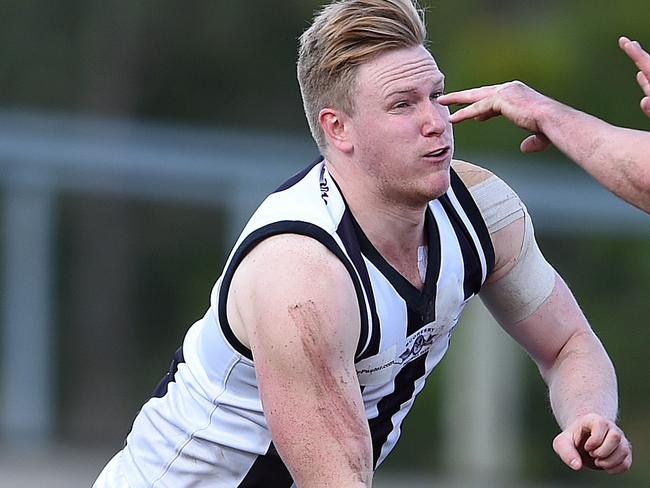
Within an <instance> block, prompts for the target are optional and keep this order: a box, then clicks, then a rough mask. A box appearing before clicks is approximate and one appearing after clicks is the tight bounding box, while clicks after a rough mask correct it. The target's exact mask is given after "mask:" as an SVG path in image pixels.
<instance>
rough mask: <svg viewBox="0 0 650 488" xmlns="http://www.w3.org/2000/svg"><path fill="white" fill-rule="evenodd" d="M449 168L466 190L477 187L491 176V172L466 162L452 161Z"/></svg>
mask: <svg viewBox="0 0 650 488" xmlns="http://www.w3.org/2000/svg"><path fill="white" fill-rule="evenodd" d="M451 167H452V168H453V169H454V171H455V172H456V173H457V174H458V176H459V177H460V179H461V180H462V181H463V183H465V186H466V187H467V188H471V187H473V186H475V185H478V184H479V183H481V182H483V181H485V180H487V179H488V178H489V177H490V176H492V175H493V173H492V172H491V171H489V170H487V169H485V168H482V167H480V166H477V165H475V164H472V163H468V162H467V161H461V160H460V159H454V160H452V162H451Z"/></svg>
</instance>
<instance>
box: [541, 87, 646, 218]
mask: <svg viewBox="0 0 650 488" xmlns="http://www.w3.org/2000/svg"><path fill="white" fill-rule="evenodd" d="M537 120H538V124H539V127H540V129H541V132H542V133H543V134H544V135H545V136H546V137H547V138H548V139H549V140H550V141H551V142H552V143H553V144H554V145H555V146H556V147H557V148H558V149H559V150H560V151H562V152H563V153H564V154H566V155H567V156H568V157H569V158H571V159H572V160H573V161H575V162H576V163H577V164H578V165H579V166H581V167H582V168H583V169H584V170H585V171H587V172H588V173H589V174H591V175H592V176H593V177H594V178H595V179H596V180H597V181H598V182H600V183H601V184H602V185H603V186H605V187H606V188H607V189H608V190H610V191H611V192H613V193H614V194H616V195H618V196H619V197H621V198H623V199H624V200H626V201H628V202H630V203H631V204H633V205H635V206H637V207H639V208H641V209H642V210H644V211H646V212H650V133H649V132H644V131H640V130H634V129H626V128H622V127H616V126H613V125H611V124H608V123H607V122H604V121H602V120H600V119H598V118H596V117H593V116H591V115H589V114H586V113H584V112H580V111H578V110H575V109H573V108H571V107H568V106H566V105H563V104H561V103H559V102H556V101H554V100H551V99H549V100H548V103H546V104H542V105H540V106H539V107H538V110H537Z"/></svg>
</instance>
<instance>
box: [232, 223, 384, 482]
mask: <svg viewBox="0 0 650 488" xmlns="http://www.w3.org/2000/svg"><path fill="white" fill-rule="evenodd" d="M231 290H232V291H231V295H230V299H229V302H232V304H230V303H229V317H230V321H231V322H232V323H233V329H234V330H235V331H236V333H237V335H238V336H239V339H240V340H241V341H242V342H243V343H245V344H246V345H250V348H251V350H252V353H253V358H254V361H255V371H256V375H257V381H258V386H259V389H260V394H261V398H262V404H263V408H264V414H265V416H266V419H267V421H268V425H269V428H270V431H271V435H272V438H273V443H274V444H275V446H276V448H277V450H278V453H279V454H280V456H281V457H282V459H283V461H284V462H285V464H286V466H287V468H288V469H289V471H290V472H291V475H292V476H293V479H294V481H295V482H296V484H297V486H299V487H301V488H303V487H305V488H315V487H318V488H321V487H323V488H324V487H337V488H338V487H344V488H347V487H366V486H370V485H371V482H372V448H371V441H370V432H369V428H368V422H367V419H366V416H365V412H364V406H363V402H362V398H361V391H360V387H359V383H358V380H357V376H356V371H355V368H354V354H355V350H356V346H357V342H358V339H359V330H360V320H359V307H358V302H357V299H356V293H355V290H354V287H353V285H352V281H351V279H350V276H349V274H348V272H347V271H346V269H345V267H344V266H343V264H342V263H341V262H340V261H339V259H338V258H336V257H335V256H334V255H333V254H331V253H330V251H328V250H327V249H326V248H325V247H324V246H323V245H322V244H320V243H319V242H317V241H315V240H314V239H311V238H307V237H304V236H298V235H280V236H275V237H271V238H269V239H266V240H265V241H263V242H262V243H261V244H259V245H258V246H257V247H255V248H254V249H253V250H252V251H251V253H250V254H249V255H248V256H247V257H246V258H245V259H244V261H243V262H242V263H241V264H240V266H239V268H238V270H237V272H236V273H235V277H234V278H233V283H232V286H231Z"/></svg>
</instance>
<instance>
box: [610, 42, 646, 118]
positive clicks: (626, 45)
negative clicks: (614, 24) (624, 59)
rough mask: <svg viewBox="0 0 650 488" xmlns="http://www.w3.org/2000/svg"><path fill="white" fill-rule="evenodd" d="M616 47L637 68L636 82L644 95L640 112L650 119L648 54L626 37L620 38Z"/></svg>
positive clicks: (639, 45)
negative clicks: (618, 47)
mask: <svg viewBox="0 0 650 488" xmlns="http://www.w3.org/2000/svg"><path fill="white" fill-rule="evenodd" d="M618 45H619V46H620V48H621V49H622V50H623V51H624V52H625V54H627V55H628V56H629V57H630V59H631V60H632V61H634V64H636V67H637V68H639V72H638V73H637V75H636V80H637V81H638V82H639V86H640V87H641V90H643V93H644V95H645V97H644V98H643V99H642V100H641V110H643V112H644V113H645V114H646V115H647V116H648V117H650V54H649V53H647V52H646V51H644V50H643V48H642V47H641V44H639V43H638V42H637V41H631V40H630V39H628V38H627V37H621V38H620V39H619V40H618Z"/></svg>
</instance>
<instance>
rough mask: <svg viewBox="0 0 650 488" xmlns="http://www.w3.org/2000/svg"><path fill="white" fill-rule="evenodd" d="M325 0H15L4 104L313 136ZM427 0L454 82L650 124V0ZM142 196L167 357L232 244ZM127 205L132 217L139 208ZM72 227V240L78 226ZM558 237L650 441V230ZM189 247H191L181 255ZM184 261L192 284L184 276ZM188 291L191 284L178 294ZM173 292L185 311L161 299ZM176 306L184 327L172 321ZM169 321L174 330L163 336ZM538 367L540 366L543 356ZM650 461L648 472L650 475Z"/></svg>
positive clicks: (10, 7) (431, 407)
mask: <svg viewBox="0 0 650 488" xmlns="http://www.w3.org/2000/svg"><path fill="white" fill-rule="evenodd" d="M423 3H425V2H423ZM319 5H321V2H319V1H316V0H286V1H268V0H248V1H246V2H234V1H225V0H217V1H208V0H189V1H185V2H178V1H172V0H156V1H152V0H129V1H127V0H115V1H113V2H102V1H99V0H58V1H56V2H51V1H47V0H21V1H19V2H18V1H9V0H0V66H1V69H0V107H4V108H12V107H16V108H28V109H37V110H57V111H61V110H62V111H67V112H83V113H96V114H103V115H118V116H128V117H135V118H140V119H157V120H161V119H163V120H169V121H182V122H183V123H192V124H210V125H224V126H226V125H227V126H235V127H241V128H250V127H256V128H263V129H272V130H286V131H300V132H302V133H305V134H307V129H306V123H305V122H304V116H303V114H302V105H301V101H300V97H299V92H298V86H297V82H296V80H295V59H296V45H297V38H298V36H299V35H300V33H301V32H302V31H303V30H304V29H305V27H306V26H307V25H308V21H309V19H310V18H311V14H312V12H313V11H314V10H315V9H317V8H318V6H319ZM427 5H428V10H427V20H428V26H429V38H430V47H431V50H432V52H433V53H434V56H435V57H436V59H437V60H438V62H439V64H440V66H441V67H442V69H443V70H444V71H445V72H446V74H447V83H448V89H449V90H455V89H461V88H466V87H469V86H476V85H483V84H489V83H497V82H501V81H506V80H510V79H521V80H523V81H525V82H527V83H529V84H531V85H532V86H534V87H536V88H538V89H540V90H542V91H544V92H546V93H548V94H549V95H552V96H554V97H556V98H558V99H561V100H562V101H564V102H567V103H569V104H572V105H574V106H576V107H578V108H580V109H583V110H586V111H588V112H591V113H594V114H595V115H598V116H601V117H604V118H606V119H607V120H609V121H611V122H613V123H616V124H623V125H628V126H635V127H639V128H646V129H647V128H649V127H650V122H649V121H648V119H647V118H645V117H644V116H643V115H642V114H641V112H640V111H639V109H638V101H639V99H640V97H641V95H640V91H639V88H638V86H637V85H636V82H635V79H634V75H635V68H634V66H633V65H632V64H631V63H630V62H629V60H628V59H627V58H626V57H625V56H624V54H623V53H621V52H619V50H618V47H617V38H618V36H619V35H621V34H625V35H628V36H630V37H633V38H636V39H639V40H640V41H641V42H645V44H646V45H650V37H649V33H648V29H647V26H648V18H650V17H649V15H648V14H650V3H648V0H621V1H618V2H611V1H610V0H571V1H561V0H537V1H535V2H533V1H532V0H519V1H515V0H454V1H430V2H427ZM456 135H457V139H458V142H457V146H458V147H459V148H461V149H462V150H463V151H470V152H472V153H477V152H478V151H479V150H480V151H489V152H491V153H493V152H497V151H498V152H502V153H507V152H510V153H512V152H516V151H517V148H518V142H519V140H520V138H521V137H520V136H522V135H523V134H522V133H521V132H520V131H519V130H518V129H515V128H512V127H510V126H509V125H508V124H506V123H505V122H503V121H491V122H488V123H484V124H478V123H474V122H468V123H466V124H463V125H462V126H460V127H458V128H457V129H456ZM136 207H137V208H130V210H129V211H128V212H129V215H130V216H131V217H130V218H131V219H140V220H139V222H141V225H144V223H145V222H146V228H147V229H149V231H150V232H149V233H150V234H151V235H150V236H149V237H150V238H151V239H153V240H155V242H156V243H157V246H158V247H157V248H156V249H157V250H156V253H157V254H155V255H154V254H151V253H149V248H148V247H147V246H149V245H150V244H146V243H143V242H135V241H130V242H131V243H132V245H133V246H134V249H135V250H134V253H135V254H136V255H135V256H132V257H131V258H130V259H131V260H132V261H135V262H138V263H139V264H138V266H139V268H142V269H140V270H139V271H137V272H138V273H141V274H139V275H138V276H140V278H139V281H138V282H137V283H136V284H135V285H134V287H135V290H134V291H133V293H134V294H135V298H134V300H138V301H139V300H141V299H142V301H143V302H151V303H153V304H154V305H152V306H151V308H150V310H149V311H148V312H147V311H145V310H142V309H140V308H139V309H138V312H137V314H136V315H137V317H136V318H135V320H139V319H142V321H143V323H144V322H148V323H150V324H151V325H142V327H143V328H142V329H141V330H139V331H138V332H137V333H138V334H140V335H141V337H140V340H141V341H142V343H143V344H144V345H145V346H143V348H144V351H145V352H146V353H147V354H156V355H158V356H157V357H167V355H168V354H170V353H171V352H172V351H173V349H174V348H175V347H176V346H177V345H178V335H177V333H176V332H177V331H178V327H179V323H183V324H187V323H189V320H191V318H194V317H195V316H196V313H200V311H201V310H202V308H203V307H204V306H205V303H203V300H204V299H205V300H207V296H208V295H207V293H208V289H209V286H210V285H211V282H212V280H213V279H214V278H215V277H216V276H217V275H218V270H217V269H216V268H215V266H214V257H210V256H212V254H211V253H212V251H214V252H215V254H214V256H218V257H219V258H222V257H223V254H222V253H223V249H222V248H221V247H220V246H221V245H223V243H220V244H219V239H220V236H219V235H218V232H217V231H216V227H213V228H212V229H211V230H210V231H209V232H208V233H207V234H206V235H205V236H204V237H205V242H207V243H209V244H207V245H205V244H204V245H202V246H200V247H199V248H198V251H193V252H187V253H183V249H182V248H183V246H184V245H182V244H178V243H173V242H171V241H169V242H168V241H166V239H168V238H170V237H169V234H175V235H176V236H178V234H179V233H178V232H173V233H167V232H166V229H167V228H168V227H175V226H177V225H178V222H182V221H183V220H184V219H185V217H183V216H181V217H179V218H178V219H177V220H173V217H172V220H170V221H166V220H165V218H161V217H160V216H158V217H155V216H152V215H155V212H154V211H153V210H151V208H148V207H143V206H139V207H138V206H136ZM164 212H174V211H172V210H170V209H164ZM175 212H178V213H180V214H183V212H187V210H176V211H175ZM63 213H64V215H63V216H62V218H63V219H65V218H68V219H72V218H74V217H73V216H74V215H76V214H78V213H79V210H78V208H77V207H75V204H74V199H73V200H72V201H71V202H68V203H66V204H65V205H64V209H63ZM116 214H120V212H116ZM66 215H67V217H66ZM121 215H122V218H124V212H121ZM71 216H72V217H71ZM177 217H178V216H177ZM76 218H79V219H82V220H83V219H84V218H86V219H87V220H91V219H92V218H93V217H92V215H89V216H87V217H83V216H77V217H76ZM203 218H204V220H203V221H202V222H204V223H196V224H194V225H187V226H186V229H187V231H188V232H191V233H195V232H197V231H198V229H205V228H210V227H209V225H208V224H207V222H209V221H210V220H211V219H214V218H215V216H214V215H212V214H210V215H205V216H203ZM172 221H173V223H172ZM197 222H198V221H197ZM131 225H133V224H131ZM139 228H140V227H139ZM151 236H154V237H151ZM155 236H158V238H156V237H155ZM190 240H193V241H195V242H200V241H201V239H190ZM62 241H63V244H62V245H66V244H65V242H67V241H66V237H63V238H62ZM543 241H544V244H545V246H544V248H545V250H546V251H547V253H548V254H549V256H550V257H551V260H552V261H553V262H554V263H555V264H556V267H557V268H558V269H560V270H561V271H562V273H563V274H564V275H565V276H566V277H567V279H568V281H569V282H570V283H572V284H573V285H574V289H575V291H576V294H577V295H578V298H579V299H580V300H581V302H582V303H583V305H584V307H585V309H586V310H587V311H588V315H589V316H590V317H591V318H592V319H593V322H594V324H597V329H598V331H599V333H600V334H601V336H602V337H603V339H604V341H605V343H606V344H607V345H608V347H609V349H610V351H611V353H612V356H613V358H614V360H615V362H616V363H617V365H618V368H619V375H620V381H621V390H622V393H623V396H622V398H623V400H622V408H623V415H624V417H623V418H624V424H625V425H626V426H627V427H628V429H629V430H630V433H631V435H632V436H635V435H637V436H643V438H644V439H646V441H644V446H645V448H646V449H648V445H650V441H648V440H647V439H650V432H648V430H650V428H649V427H648V425H649V424H648V422H647V419H646V417H647V406H648V404H649V402H650V393H649V392H648V387H647V384H646V383H647V379H645V376H647V367H645V366H644V365H645V362H644V361H643V359H644V356H645V349H646V348H647V344H648V338H649V336H648V328H647V326H646V325H647V316H648V313H649V310H648V306H649V305H648V300H647V296H648V286H649V285H648V284H649V283H650V256H649V254H648V252H649V251H648V246H647V243H645V242H636V241H621V240H620V239H619V240H617V239H614V238H610V239H595V238H587V237H576V238H568V237H558V236H555V237H554V236H548V237H545V238H544V239H543ZM183 242H185V243H186V242H187V241H183ZM175 246H177V247H178V246H180V247H181V249H175ZM177 252H178V253H180V254H182V255H184V256H185V258H184V259H183V260H178V259H176V258H174V257H173V256H176V255H177V254H176V253H177ZM63 254H65V252H64V253H63ZM66 256H68V257H67V258H65V256H64V259H71V258H70V256H69V254H66ZM189 257H191V258H192V259H189ZM201 263H203V265H202V264H201ZM205 263H209V264H208V267H206V266H205ZM603 263H611V264H609V265H603ZM179 275H183V276H184V278H183V280H182V283H183V284H186V285H187V287H185V288H184V287H183V286H179V283H180V282H179V281H178V276H179ZM167 286H168V288H167ZM64 288H65V287H64ZM161 288H163V291H161V290H160V289H161ZM156 290H158V291H157V292H156ZM164 290H167V291H164ZM169 290H174V293H175V296H174V297H173V299H172V298H171V297H167V296H166V293H169ZM179 290H180V291H181V292H183V295H178V294H177V293H176V292H178V291H179ZM152 295H155V297H154V296H152ZM71 299H72V298H71ZM198 301H200V302H201V303H200V304H199V303H198ZM161 302H164V303H166V306H168V305H172V308H173V310H171V311H170V310H169V308H167V310H168V311H167V312H165V311H163V310H162V309H161V308H158V307H156V306H155V305H156V304H159V303H161ZM190 303H191V304H192V305H193V306H188V304H190ZM194 306H196V309H195V308H194ZM190 308H191V309H192V311H193V312H190V311H189V309H190ZM194 310H197V312H196V313H195V312H194ZM66 313H67V312H66V311H65V310H63V311H62V312H61V316H62V317H65V316H66ZM188 319H189V320H188ZM170 320H171V321H172V323H173V324H174V325H173V326H172V327H175V329H171V330H172V332H170V329H166V328H165V324H164V323H165V321H167V325H168V324H169V323H170ZM156 328H160V329H161V330H167V332H166V333H164V334H162V335H161V334H156V335H151V333H155V329H156ZM167 335H168V336H169V337H166V336H167ZM147 338H148V339H147ZM152 338H153V339H152ZM62 342H65V341H64V340H63V339H62ZM162 343H164V345H163V344H162ZM62 347H64V348H65V347H66V346H65V344H63V346H62ZM153 349H156V352H155V353H154V352H152V350H153ZM160 361H162V362H164V361H166V359H161V360H160ZM78 367H80V366H79V365H78V364H68V365H67V366H65V365H64V366H63V370H64V373H65V374H68V373H70V374H73V370H74V369H76V368H78ZM66 368H68V369H66ZM153 368H154V367H153V366H152V369H153ZM156 371H157V372H156V373H155V374H154V376H153V377H152V376H150V371H149V370H147V375H146V376H147V379H146V380H145V379H144V378H140V375H139V374H136V375H135V376H137V377H138V378H137V381H138V391H141V390H140V389H139V388H140V384H141V383H142V384H144V383H146V384H147V385H151V386H153V384H154V383H155V380H156V379H157V377H158V376H159V375H160V374H162V372H163V371H162V370H160V371H159V372H158V370H156ZM639 371H640V372H641V374H638V373H639ZM142 376H145V375H144V374H142ZM533 376H535V377H536V376H537V374H536V372H535V371H533V369H532V368H531V377H533ZM438 383H439V380H436V379H434V381H433V388H432V387H431V386H430V387H429V388H428V390H427V394H426V396H425V399H423V400H421V401H420V402H418V404H416V412H415V413H414V416H413V420H411V421H410V423H409V425H413V424H414V423H418V422H419V423H420V428H419V429H418V432H417V433H415V430H411V431H408V430H407V432H406V434H405V435H406V436H407V437H408V436H409V435H411V436H414V437H412V439H415V442H413V443H411V444H408V443H403V444H402V446H400V449H398V452H397V457H398V459H399V463H401V465H402V466H406V467H417V468H418V469H421V470H422V469H427V468H426V466H429V467H432V468H435V467H436V464H435V463H432V462H431V460H430V459H427V455H426V452H423V451H422V450H421V449H413V448H412V447H409V445H410V446H421V445H422V443H423V442H426V439H427V438H429V439H431V438H434V439H435V438H437V437H439V435H440V429H439V428H438V427H436V426H435V425H434V423H432V422H431V412H436V408H437V407H436V405H437V403H438V402H439V399H438V398H436V392H439V391H440V389H439V384H438ZM641 384H642V385H641ZM640 385H641V386H640ZM643 385H645V386H643ZM530 389H531V391H530V395H528V396H527V398H529V404H527V406H526V409H527V412H528V413H529V415H527V422H528V425H527V429H528V432H530V436H529V439H528V442H527V445H526V449H527V450H528V451H530V452H529V453H528V454H529V455H528V456H527V461H528V463H529V464H530V469H531V470H532V471H534V472H535V473H537V475H538V476H539V477H540V478H544V477H545V478H546V479H548V478H549V477H554V476H559V477H562V476H565V477H566V476H567V471H566V470H564V468H562V467H561V466H560V465H559V463H556V464H555V465H553V466H550V463H552V461H550V460H551V459H553V454H552V453H550V439H551V437H550V436H549V432H554V430H555V427H554V424H553V422H552V419H551V418H550V414H549V412H548V410H549V409H548V406H547V402H546V400H545V393H544V388H543V386H541V384H540V382H539V381H538V380H537V379H536V380H532V381H531V382H530ZM147 391H148V390H147ZM138 402H139V400H138ZM135 403H136V402H134V404H135ZM63 405H64V406H65V399H64V400H63ZM540 419H545V420H540ZM410 432H413V433H410ZM120 437H121V435H120ZM416 451H417V452H416ZM645 454H646V455H648V453H645ZM637 459H639V458H638V457H637ZM416 463H417V466H416ZM647 470H648V468H647V466H643V465H642V466H639V467H638V468H637V473H641V474H640V475H637V476H641V477H642V476H650V475H648V474H647ZM549 473H550V474H549ZM595 479H596V478H594V480H595ZM597 479H598V480H601V481H602V479H603V478H602V477H599V478H597ZM643 479H645V480H646V481H647V480H648V478H647V477H646V478H643ZM599 482H600V481H599ZM595 484H596V481H594V485H595ZM630 486H631V485H630ZM645 486H647V484H646V485H645Z"/></svg>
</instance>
